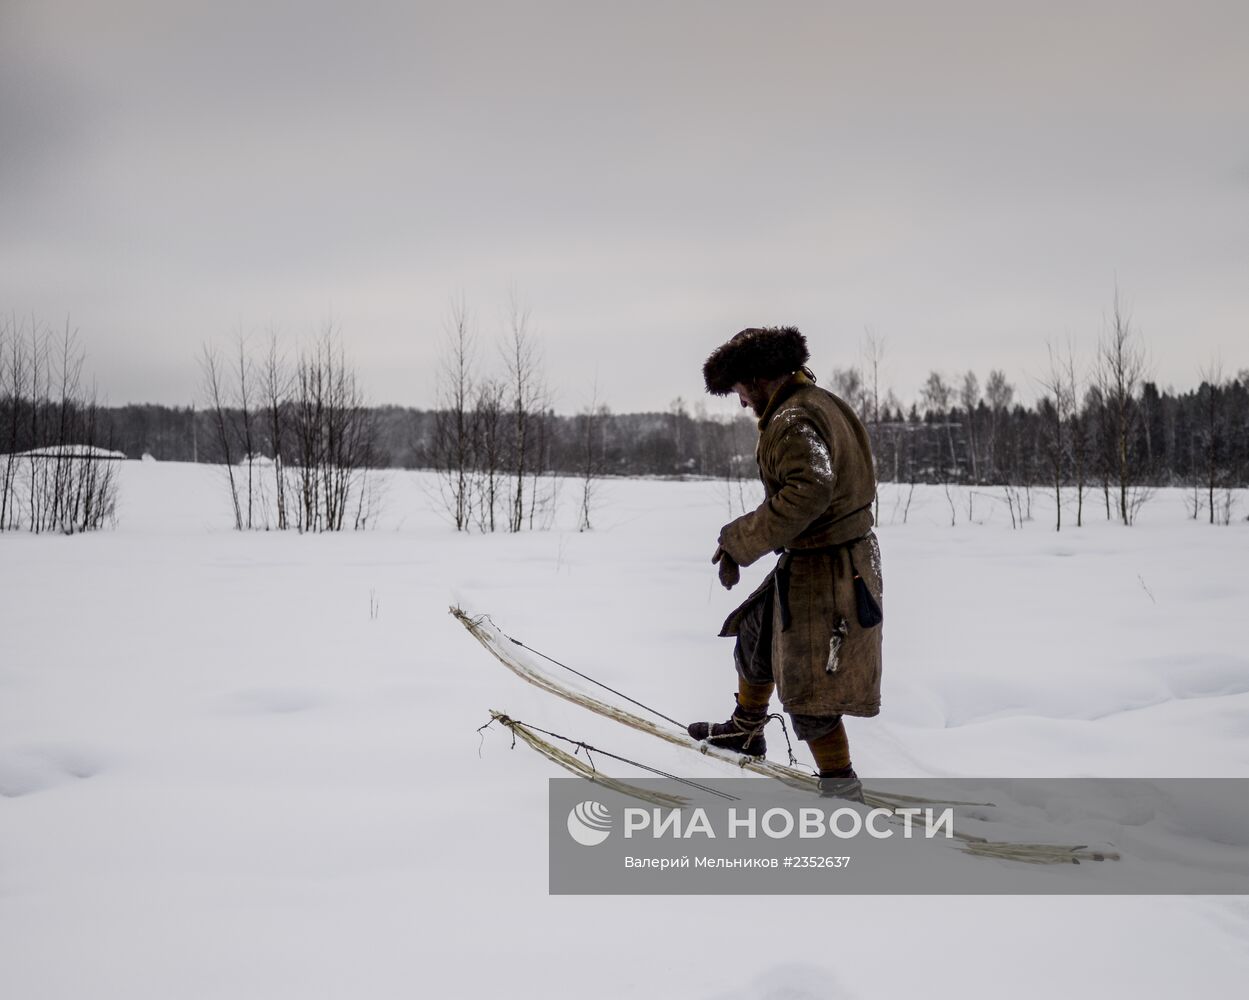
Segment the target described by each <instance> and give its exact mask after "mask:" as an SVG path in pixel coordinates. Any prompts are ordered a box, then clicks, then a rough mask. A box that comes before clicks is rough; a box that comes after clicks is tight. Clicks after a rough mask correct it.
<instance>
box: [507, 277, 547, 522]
mask: <svg viewBox="0 0 1249 1000" xmlns="http://www.w3.org/2000/svg"><path fill="white" fill-rule="evenodd" d="M504 363H505V365H506V371H507V384H508V388H509V391H510V392H511V396H512V399H511V441H510V442H509V444H510V451H511V468H512V496H511V510H510V514H509V518H508V530H509V531H520V530H521V529H522V528H524V526H525V520H526V516H525V515H526V493H525V486H526V476H527V474H529V473H530V471H531V470H530V465H531V464H532V462H533V461H534V455H533V454H532V453H531V450H532V448H533V445H534V442H533V434H534V429H535V428H534V423H535V415H536V414H538V413H539V412H540V405H541V403H542V400H543V395H544V393H543V388H542V383H541V375H540V371H539V364H538V350H537V344H536V343H535V342H534V338H533V334H532V332H531V331H530V329H529V309H528V308H527V307H525V306H522V305H521V304H520V301H519V299H518V298H517V297H516V295H515V294H514V293H513V295H512V299H511V303H510V311H509V315H508V339H507V344H506V347H505V349H504ZM534 499H535V498H532V497H530V498H529V504H530V506H532V505H533V502H534Z"/></svg>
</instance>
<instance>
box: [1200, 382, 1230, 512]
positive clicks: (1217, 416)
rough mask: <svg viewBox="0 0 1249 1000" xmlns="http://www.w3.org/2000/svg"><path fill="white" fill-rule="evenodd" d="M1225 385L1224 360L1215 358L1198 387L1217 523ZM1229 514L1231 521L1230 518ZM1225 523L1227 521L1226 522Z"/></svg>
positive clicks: (1208, 478) (1210, 499) (1210, 501)
mask: <svg viewBox="0 0 1249 1000" xmlns="http://www.w3.org/2000/svg"><path fill="white" fill-rule="evenodd" d="M1222 388H1223V364H1222V362H1221V361H1220V360H1219V359H1218V358H1215V359H1213V360H1212V361H1211V362H1210V364H1209V365H1207V366H1206V367H1205V368H1203V369H1202V370H1201V388H1200V389H1198V390H1197V392H1198V396H1199V398H1200V400H1201V433H1200V439H1201V443H1202V452H1203V458H1204V459H1205V463H1204V464H1205V469H1204V470H1203V471H1204V473H1205V477H1204V478H1205V486H1206V490H1207V506H1208V507H1209V510H1210V523H1211V524H1214V515H1215V507H1214V491H1215V489H1216V487H1217V486H1218V482H1219V478H1220V471H1221V469H1220V461H1221V458H1222V454H1221V453H1222V449H1223V427H1222V425H1223V420H1222V414H1221V412H1220V411H1221V409H1222V406H1221V402H1222V399H1221V396H1222ZM1230 520H1231V518H1230V516H1229V517H1228V521H1230ZM1225 523H1226V522H1225Z"/></svg>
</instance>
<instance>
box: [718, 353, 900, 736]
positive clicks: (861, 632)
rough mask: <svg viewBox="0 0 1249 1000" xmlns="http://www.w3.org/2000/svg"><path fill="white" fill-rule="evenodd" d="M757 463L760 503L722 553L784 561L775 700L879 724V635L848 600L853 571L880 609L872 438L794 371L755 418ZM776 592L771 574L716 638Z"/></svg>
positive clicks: (776, 608)
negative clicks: (780, 556)
mask: <svg viewBox="0 0 1249 1000" xmlns="http://www.w3.org/2000/svg"><path fill="white" fill-rule="evenodd" d="M755 457H756V459H757V460H758V463H759V475H760V478H761V479H762V480H763V485H764V489H765V490H766V492H767V499H766V500H765V501H764V502H763V503H762V504H761V505H760V506H759V507H758V509H757V510H754V511H752V512H750V513H749V514H744V515H743V516H742V517H739V518H737V520H735V521H732V522H730V523H729V524H727V525H725V526H724V528H723V529H722V530H721V532H720V546H721V547H722V548H723V549H724V550H725V551H726V552H727V553H728V554H729V555H731V556H732V557H733V558H734V559H735V560H736V561H737V562H738V564H740V565H742V566H749V565H750V564H751V563H753V562H755V561H756V560H757V559H759V558H760V557H762V556H764V555H766V554H767V553H768V552H780V551H782V550H788V551H789V553H790V555H789V557H788V574H789V586H788V601H787V604H788V609H789V614H790V621H789V624H788V627H782V626H783V622H782V608H781V604H782V602H781V601H780V600H779V599H778V600H774V601H773V623H772V670H773V675H774V676H775V678H776V686H777V693H778V694H779V695H780V699H781V703H782V704H783V705H784V707H785V710H786V711H788V712H791V713H796V714H801V715H835V714H846V715H876V714H877V713H878V712H879V711H880V671H881V632H882V628H883V626H881V625H876V626H874V627H872V628H867V629H865V628H863V627H862V626H861V625H860V624H859V620H858V615H857V613H856V603H855V593H854V571H855V570H857V571H858V573H859V575H860V577H862V579H863V581H864V582H865V583H866V584H867V587H868V589H869V590H870V591H871V593H872V595H873V596H874V597H875V598H876V600H877V602H878V603H879V604H881V606H882V607H883V603H884V601H883V594H882V580H881V568H880V548H879V546H878V544H877V541H876V536H875V535H874V534H873V533H872V530H871V528H872V513H871V504H872V499H873V497H874V495H875V488H876V486H875V471H874V468H873V463H872V452H871V445H870V443H869V441H868V436H867V431H866V430H865V429H864V428H863V424H862V423H861V422H860V421H859V419H858V417H857V416H855V414H854V411H853V410H851V409H850V407H849V406H848V405H847V404H846V403H845V402H843V401H842V400H841V399H839V398H838V397H836V396H834V395H833V394H832V393H831V392H828V391H826V390H824V389H822V388H820V387H819V386H817V385H815V383H814V382H812V381H811V380H810V379H808V378H807V377H806V376H805V375H803V374H802V373H801V372H798V373H795V374H794V375H793V376H791V377H790V379H789V380H788V381H787V382H786V383H785V384H783V385H782V386H781V387H780V388H779V389H778V390H777V391H776V393H775V394H774V395H773V397H772V399H771V401H770V402H769V404H768V407H767V409H766V410H765V411H764V414H763V416H762V417H761V418H760V420H759V445H758V449H757V451H756V456H755ZM775 587H776V570H775V569H774V570H773V571H772V572H771V573H769V574H768V577H767V579H765V580H764V582H763V584H762V585H761V586H760V587H759V588H758V589H757V590H756V591H755V593H754V594H752V595H751V598H750V599H748V600H747V601H746V602H745V603H744V604H742V605H741V606H740V607H739V608H737V609H736V610H735V611H734V612H733V613H732V614H731V615H729V617H728V620H727V621H726V622H725V623H724V628H723V629H722V630H721V633H720V634H721V635H729V636H731V635H736V634H737V624H738V621H739V620H740V619H741V617H742V615H743V614H744V612H745V611H746V609H747V608H748V607H749V606H750V605H751V603H752V601H753V600H754V599H755V598H756V597H757V596H758V595H761V594H762V593H763V592H764V591H765V590H766V589H767V588H775ZM774 594H775V590H774Z"/></svg>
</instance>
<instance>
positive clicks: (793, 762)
mask: <svg viewBox="0 0 1249 1000" xmlns="http://www.w3.org/2000/svg"><path fill="white" fill-rule="evenodd" d="M454 613H455V611H454V610H453V611H452V614H454ZM462 613H463V612H461V614H462ZM465 617H467V616H465ZM469 621H471V622H472V623H473V624H474V625H481V624H482V623H483V622H489V623H490V626H491V627H492V628H494V629H495V630H496V631H497V632H498V633H499V635H501V636H503V638H505V639H507V640H508V641H509V642H511V643H514V644H515V645H517V646H519V647H520V648H521V649H524V650H528V651H529V652H530V653H533V654H534V656H540V657H542V659H544V660H546V661H547V662H548V663H553V664H555V666H557V667H560V668H562V669H564V670H567V671H568V672H569V673H570V674H576V675H577V676H578V677H580V678H581V679H582V680H587V681H589V682H590V683H591V684H595V685H597V686H598V687H601V688H602V689H603V690H604V691H610V692H611V693H612V694H614V695H616V697H618V698H623V699H624V700H625V701H627V702H629V703H630V704H633V705H636V706H637V707H638V708H640V709H643V710H644V711H647V712H650V713H651V715H653V716H655V717H656V718H659V719H663V720H664V721H665V722H671V723H672V724H673V725H674V726H676V727H677V728H678V729H684V728H685V723H683V722H677V720H676V719H674V718H672V716H670V715H665V714H664V713H663V712H661V711H659V710H658V709H656V708H651V707H650V706H649V705H644V704H643V703H642V702H640V701H638V700H637V699H636V698H630V697H629V696H628V695H627V694H625V693H624V692H622V691H617V690H616V689H615V688H614V687H609V686H608V685H606V684H604V683H603V682H602V681H596V680H595V679H594V678H593V677H591V676H590V675H589V674H583V673H582V672H581V671H580V670H576V669H574V668H572V667H570V666H569V665H568V664H567V663H561V662H560V661H559V660H557V659H555V658H554V657H553V656H547V654H546V653H544V652H542V651H541V650H539V649H534V648H533V647H532V646H530V645H527V644H526V643H523V642H521V641H520V640H519V639H517V638H516V637H515V636H511V635H508V634H507V633H506V632H504V631H503V629H501V628H499V625H498V623H497V622H496V621H495V620H494V619H493V618H491V617H490V616H489V615H479V616H478V617H477V618H470V619H469ZM772 719H777V720H779V721H780V724H781V732H783V733H784V734H785V748H786V751H787V752H788V753H789V766H790V767H797V766H798V758H797V757H795V756H794V745H793V743H791V742H790V739H789V728H788V727H787V726H786V725H785V718H784V716H782V715H781V714H780V713H779V712H773V713H772V714H771V715H769V716H768V717H767V721H771V720H772Z"/></svg>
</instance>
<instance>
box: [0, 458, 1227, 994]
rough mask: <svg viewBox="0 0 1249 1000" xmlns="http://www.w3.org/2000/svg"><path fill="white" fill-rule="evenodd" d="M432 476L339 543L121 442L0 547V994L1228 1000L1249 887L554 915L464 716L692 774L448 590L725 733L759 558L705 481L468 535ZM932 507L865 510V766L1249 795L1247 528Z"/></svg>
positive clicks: (1169, 501)
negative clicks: (507, 658)
mask: <svg viewBox="0 0 1249 1000" xmlns="http://www.w3.org/2000/svg"><path fill="white" fill-rule="evenodd" d="M429 489H430V479H429V478H428V477H425V476H421V475H415V474H400V473H395V474H391V475H389V476H388V489H387V495H386V514H385V517H384V518H383V519H382V523H381V526H380V527H379V528H378V529H377V530H375V531H370V532H367V533H363V534H355V535H343V536H338V537H328V536H326V537H298V536H295V535H279V534H276V533H275V534H263V533H254V534H246V535H242V534H238V533H235V532H233V531H230V530H229V520H228V517H229V515H228V501H227V498H226V496H225V494H224V492H223V488H222V486H221V484H220V482H219V480H218V478H217V475H216V473H214V472H213V471H212V470H210V469H207V468H203V467H194V466H186V465H158V464H155V463H133V462H132V463H127V464H126V465H125V466H124V467H123V469H122V471H121V491H122V493H121V500H122V504H121V509H120V513H119V523H118V527H117V529H116V530H114V531H108V532H104V533H99V534H95V535H89V536H79V537H73V538H64V537H40V538H33V537H28V536H20V535H13V536H8V537H3V538H0V996H3V997H4V998H6V1000H7V998H10V997H11V998H14V1000H26V998H75V1000H77V998H87V997H92V998H95V997H109V998H113V997H116V998H125V1000H138V998H146V997H153V998H156V997H159V998H162V1000H166V998H198V997H223V998H225V997H228V998H232V1000H237V998H246V997H257V998H274V997H298V998H301V1000H306V998H315V997H367V998H373V997H405V998H406V997H496V996H509V997H516V998H526V997H557V998H560V997H578V998H582V997H595V998H604V1000H608V998H614V997H681V998H689V1000H736V998H746V997H773V998H777V1000H780V998H808V997H809V998H821V1000H822V998H837V997H865V998H866V997H877V996H883V995H895V994H897V993H899V992H901V991H905V992H906V993H913V992H917V993H920V994H923V995H927V996H935V997H956V996H971V997H989V996H994V997H996V996H1010V997H1037V998H1045V1000H1052V998H1053V997H1055V996H1061V995H1067V996H1076V997H1092V996H1125V995H1129V994H1130V995H1133V996H1135V997H1137V998H1141V997H1159V998H1162V997H1167V998H1171V997H1177V996H1193V995H1200V994H1202V993H1211V994H1214V995H1222V994H1224V993H1230V992H1232V991H1236V992H1239V991H1240V990H1241V989H1243V984H1244V982H1245V981H1246V976H1247V975H1249V955H1247V950H1246V946H1245V942H1246V940H1249V900H1247V899H1246V898H1245V897H1110V898H1102V897H1091V896H1090V897H915V898H899V897H841V898H838V897H826V898H796V897H766V898H762V899H753V900H752V899H745V898H733V897H719V898H716V897H690V898H682V897H663V898H653V897H651V898H648V897H550V896H548V895H547V882H546V879H547V820H546V780H547V778H548V777H551V776H555V775H556V774H557V773H558V772H557V771H555V769H554V768H553V767H552V765H550V764H549V763H548V762H546V761H545V760H543V759H541V758H540V757H538V756H537V755H536V754H534V753H532V752H530V751H529V750H527V749H526V748H524V747H517V749H516V750H514V751H510V750H509V746H510V739H509V738H508V737H507V734H506V733H503V732H501V731H499V730H498V729H497V728H495V729H491V730H488V731H487V732H485V733H484V734H481V735H479V734H478V733H477V732H476V730H477V727H478V726H480V725H482V723H484V722H485V721H487V719H488V710H489V709H491V708H496V709H500V710H503V711H506V712H508V713H509V714H511V715H513V716H515V717H517V718H520V719H523V720H526V721H532V722H534V723H536V724H539V725H544V726H546V727H549V728H552V729H555V730H557V731H559V732H567V733H570V734H572V735H576V736H579V737H581V738H584V739H587V740H589V741H591V742H596V743H600V744H601V745H604V746H606V747H608V748H613V749H619V750H620V751H621V752H625V753H632V754H634V755H638V756H643V755H646V756H647V757H648V759H652V760H655V761H657V762H659V763H661V764H662V765H663V766H668V767H680V768H682V769H683V773H687V774H690V776H695V777H696V776H698V775H699V774H700V773H705V774H707V775H710V776H722V773H721V772H711V771H706V772H700V771H699V770H698V768H697V767H694V765H698V767H702V766H703V765H702V762H701V761H698V760H697V759H694V760H692V761H691V760H687V759H685V758H678V757H676V756H665V755H664V748H662V747H658V746H656V745H655V741H651V740H646V739H645V738H642V737H633V736H632V735H631V734H629V733H627V732H625V731H623V730H621V729H620V728H619V727H615V726H613V725H612V724H611V723H608V722H605V721H603V720H600V719H598V718H597V717H594V716H591V715H588V714H586V713H584V712H581V711H579V710H578V709H577V708H575V707H573V706H569V705H564V704H561V703H557V702H554V701H553V700H552V699H551V698H549V697H548V696H544V695H542V694H541V693H540V692H538V691H536V690H534V689H532V688H529V687H526V686H525V685H524V684H523V683H522V682H521V681H520V680H518V679H516V678H514V677H512V676H511V675H510V674H508V673H506V672H505V671H504V670H503V669H502V668H501V667H500V666H499V665H498V664H497V663H496V662H495V661H494V660H492V659H491V658H490V657H489V656H488V655H487V654H486V653H485V651H484V650H483V649H482V648H481V647H480V646H478V645H477V644H476V643H475V642H474V641H473V640H472V639H471V638H470V637H469V636H468V635H467V634H466V633H465V632H464V630H463V629H462V628H461V627H460V626H459V625H458V624H457V623H456V622H455V620H454V619H453V618H451V617H450V616H449V615H448V614H447V608H448V605H450V604H452V603H459V604H462V605H463V606H464V607H465V608H466V609H468V610H471V611H474V612H488V613H490V614H491V615H492V617H493V618H494V619H495V620H496V621H497V622H498V623H499V625H500V626H502V627H503V628H504V629H506V630H507V631H509V632H511V633H512V634H513V635H516V636H519V637H520V638H522V639H524V640H525V641H526V642H528V643H529V644H531V645H533V646H535V647H537V648H539V649H542V650H544V651H546V652H549V653H550V654H552V655H554V656H556V657H558V658H559V659H561V660H564V661H565V662H568V663H571V664H574V665H576V666H578V667H579V668H580V669H583V670H586V671H588V672H590V673H592V674H594V675H595V676H598V677H600V678H601V679H603V680H604V681H606V682H608V683H612V684H615V685H618V686H622V687H624V688H625V689H626V690H628V691H629V692H630V693H632V694H634V695H635V696H636V697H638V698H640V699H642V700H643V701H646V702H648V703H649V704H652V705H654V706H656V707H657V708H659V709H660V710H662V711H664V712H666V713H668V714H671V715H673V716H674V717H676V718H707V717H710V718H721V717H723V716H724V715H726V714H727V711H728V709H729V708H730V707H731V703H732V694H731V692H732V691H733V689H734V683H735V682H734V678H733V673H732V667H731V662H730V645H729V643H728V641H727V640H721V639H717V638H715V633H716V631H717V630H718V628H719V625H720V622H721V620H722V619H723V616H724V615H725V613H727V611H728V610H729V609H730V608H731V607H732V606H733V605H734V604H735V603H736V602H737V601H738V599H739V598H740V596H741V595H742V594H743V593H744V592H745V591H746V589H748V588H750V587H751V586H753V584H754V582H755V581H757V580H758V579H759V578H760V577H761V576H762V574H763V573H764V572H765V571H766V567H765V566H764V565H762V564H760V565H758V566H755V567H751V568H750V569H749V570H747V571H746V573H745V579H744V580H743V585H742V586H743V589H742V590H738V591H734V592H733V593H731V594H729V593H725V592H724V591H722V590H721V589H720V588H719V587H718V585H716V582H715V574H714V570H713V567H712V565H711V563H710V561H709V560H710V556H711V552H712V550H713V549H714V547H715V537H716V533H717V531H718V529H719V527H720V525H721V523H723V522H724V521H725V520H727V517H728V513H729V512H728V505H727V500H726V495H725V491H724V488H723V486H720V485H717V484H714V483H708V482H686V483H667V482H637V481H613V482H610V483H607V484H605V486H604V488H603V503H602V509H601V510H600V511H599V513H598V516H597V518H596V521H597V527H596V530H594V531H592V532H588V533H578V532H576V531H575V530H558V529H557V530H552V531H549V532H538V533H525V534H522V535H516V536H508V535H495V536H489V537H486V536H480V535H471V536H464V535H456V534H455V533H454V532H453V531H451V530H450V529H449V528H448V527H447V525H446V524H445V523H444V522H443V521H442V520H441V519H440V518H439V517H438V515H437V514H436V513H434V512H433V511H432V510H431V508H430V503H429V500H428V491H429ZM574 489H575V487H574V486H573V484H568V485H567V486H566V487H565V497H564V500H565V504H564V507H565V511H566V517H565V518H564V520H566V521H570V522H571V521H572V520H573V519H574V518H575V513H574V511H573V507H574V506H575V499H574V497H573V496H572V493H573V491H574ZM957 504H958V509H959V513H958V520H959V523H958V525H957V526H956V527H953V528H952V527H950V524H949V519H950V510H949V507H948V505H947V502H946V498H945V496H944V495H943V493H942V492H941V491H940V490H937V489H931V490H924V489H921V490H918V491H917V493H916V497H915V500H914V502H913V504H912V505H911V508H910V512H909V519H908V523H906V524H901V523H891V521H895V520H897V519H900V513H898V514H895V510H896V509H897V510H900V508H896V505H895V502H894V492H893V490H892V489H891V488H887V489H886V491H885V493H884V498H883V503H882V513H883V517H882V520H883V521H884V524H883V525H882V526H881V528H880V529H879V533H880V537H881V542H882V549H883V553H884V569H885V580H886V603H885V607H886V615H887V621H886V626H885V628H886V642H885V657H886V659H885V683H884V708H883V712H882V714H881V716H880V717H879V718H877V719H873V720H858V719H853V720H849V723H848V726H849V732H850V737H851V745H852V750H853V753H854V759H855V763H856V766H857V768H858V770H859V771H860V773H861V774H863V775H864V777H865V778H867V779H869V780H868V784H869V785H870V778H871V777H872V776H877V777H885V776H919V775H968V776H1003V775H1018V776H1025V775H1027V776H1033V775H1035V776H1050V777H1062V776H1141V777H1179V776H1225V777H1245V776H1249V738H1247V737H1249V642H1247V640H1249V627H1247V626H1246V618H1245V609H1246V607H1247V606H1249V605H1247V603H1246V592H1247V591H1249V587H1247V586H1246V577H1245V568H1244V567H1245V564H1246V555H1249V524H1246V523H1244V522H1243V521H1241V522H1239V523H1237V524H1233V525H1232V526H1230V527H1211V526H1210V525H1208V524H1203V523H1195V522H1193V521H1191V520H1188V519H1186V518H1185V516H1184V502H1183V496H1182V495H1181V494H1180V493H1178V492H1167V491H1163V492H1161V493H1159V494H1158V495H1157V496H1156V497H1155V498H1154V499H1153V500H1152V501H1151V502H1150V503H1149V504H1148V505H1147V506H1146V507H1145V508H1144V510H1143V513H1142V515H1141V519H1140V523H1139V524H1138V525H1137V526H1135V527H1133V528H1131V529H1125V528H1123V527H1120V526H1118V525H1115V524H1109V523H1107V522H1106V521H1105V519H1104V516H1103V515H1102V514H1101V513H1099V507H1098V504H1100V496H1096V495H1095V496H1093V497H1091V498H1089V507H1088V509H1087V511H1086V515H1087V518H1088V521H1089V523H1088V525H1087V526H1086V527H1085V528H1083V529H1081V530H1078V531H1077V530H1070V531H1069V530H1064V531H1063V532H1062V533H1061V534H1055V532H1054V531H1053V528H1052V507H1051V505H1050V503H1049V502H1047V501H1046V499H1045V498H1044V497H1043V496H1041V495H1040V494H1038V495H1037V496H1036V498H1035V502H1034V504H1035V505H1034V515H1035V520H1034V521H1031V522H1029V523H1027V524H1026V526H1025V527H1024V528H1023V529H1022V530H1018V531H1015V530H1012V529H1011V526H1010V522H1009V519H1008V518H1007V515H1006V510H1005V508H1004V506H1003V505H1002V504H1000V503H998V502H997V501H995V500H993V499H990V498H988V497H980V498H977V500H976V506H975V517H976V519H977V520H979V521H983V522H984V523H977V524H969V523H967V520H966V504H965V500H964V499H962V498H960V499H958V501H957ZM1244 507H1245V502H1244V500H1243V499H1242V509H1241V516H1242V517H1243V514H1244ZM1071 519H1072V520H1074V518H1073V517H1072V518H1071ZM686 756H687V757H688V756H689V755H686ZM707 766H710V765H707ZM691 767H694V769H693V770H691ZM615 771H616V772H617V773H622V774H625V773H626V772H625V770H624V769H623V768H616V769H615Z"/></svg>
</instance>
